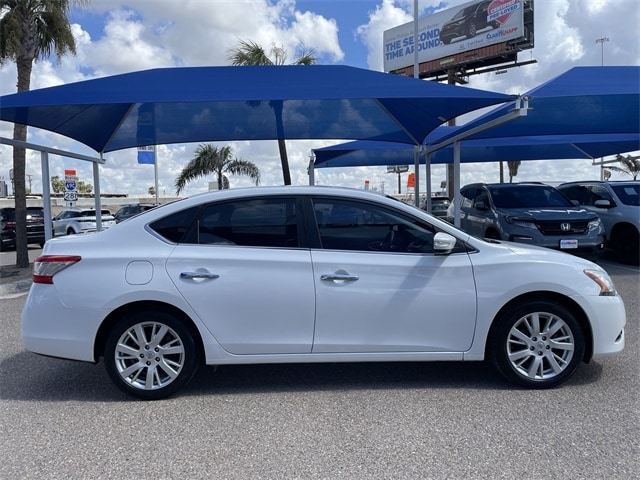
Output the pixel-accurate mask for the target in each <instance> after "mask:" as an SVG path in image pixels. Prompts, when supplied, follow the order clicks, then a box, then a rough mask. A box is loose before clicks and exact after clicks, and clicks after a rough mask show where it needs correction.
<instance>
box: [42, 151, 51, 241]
mask: <svg viewBox="0 0 640 480" xmlns="http://www.w3.org/2000/svg"><path fill="white" fill-rule="evenodd" d="M40 164H41V168H42V199H43V201H42V206H43V208H44V239H45V241H47V240H51V233H52V232H51V227H52V223H51V218H52V217H53V215H51V178H50V177H49V154H48V153H47V152H40Z"/></svg>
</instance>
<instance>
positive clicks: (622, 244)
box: [557, 180, 640, 264]
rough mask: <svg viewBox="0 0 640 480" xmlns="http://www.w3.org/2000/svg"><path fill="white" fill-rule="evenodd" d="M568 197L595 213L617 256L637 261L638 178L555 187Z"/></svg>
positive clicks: (639, 253)
mask: <svg viewBox="0 0 640 480" xmlns="http://www.w3.org/2000/svg"><path fill="white" fill-rule="evenodd" d="M557 188H558V190H560V191H561V192H562V193H563V194H564V195H565V196H566V197H567V198H569V200H572V201H575V202H577V203H578V204H579V205H581V206H582V207H584V208H586V209H587V210H590V211H592V212H595V213H597V214H598V216H599V217H600V219H601V220H602V223H603V225H604V230H605V233H606V242H607V245H608V246H610V247H611V248H612V249H613V250H614V251H615V252H616V254H617V256H618V259H619V260H621V261H623V262H625V263H631V264H638V260H639V258H638V257H639V256H640V241H639V239H640V233H639V232H640V181H636V180H630V181H613V182H601V181H586V182H570V183H564V184H562V185H560V186H558V187H557Z"/></svg>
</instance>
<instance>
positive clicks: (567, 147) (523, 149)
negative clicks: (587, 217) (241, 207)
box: [313, 127, 640, 168]
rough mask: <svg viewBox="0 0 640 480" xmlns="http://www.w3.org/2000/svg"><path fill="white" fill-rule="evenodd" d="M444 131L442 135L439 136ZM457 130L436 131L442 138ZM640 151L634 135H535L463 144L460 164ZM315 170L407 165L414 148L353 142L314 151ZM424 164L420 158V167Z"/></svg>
mask: <svg viewBox="0 0 640 480" xmlns="http://www.w3.org/2000/svg"><path fill="white" fill-rule="evenodd" d="M440 130H443V132H440ZM451 130H459V127H439V128H437V129H436V130H435V131H434V132H432V133H431V134H430V135H429V136H428V137H427V141H429V139H430V138H432V137H433V136H437V134H440V135H444V134H447V133H450V132H451ZM636 150H640V135H637V134H633V133H623V134H613V133H607V134H601V135H538V136H523V137H506V138H487V139H480V140H462V141H461V142H460V162H461V163H474V162H502V161H504V162H506V161H512V160H555V159H581V158H584V159H591V160H593V159H595V158H598V157H603V156H608V155H615V154H617V153H624V152H631V151H636ZM313 152H314V155H315V161H314V167H315V168H329V167H363V166H386V165H409V164H411V163H413V162H414V147H413V146H411V145H407V144H399V143H394V142H371V141H367V140H356V141H353V142H346V143H341V144H338V145H332V146H329V147H322V148H316V149H314V150H313ZM425 162H426V160H425V157H424V156H421V157H420V163H421V164H424V163H425ZM430 163H431V164H449V163H453V146H452V145H449V146H447V147H445V148H443V149H441V150H437V151H435V152H433V153H431V154H430Z"/></svg>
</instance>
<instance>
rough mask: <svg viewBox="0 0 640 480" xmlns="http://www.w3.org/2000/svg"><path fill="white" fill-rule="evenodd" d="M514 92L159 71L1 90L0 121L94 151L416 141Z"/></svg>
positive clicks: (289, 70) (286, 73)
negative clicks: (306, 141) (289, 141)
mask: <svg viewBox="0 0 640 480" xmlns="http://www.w3.org/2000/svg"><path fill="white" fill-rule="evenodd" d="M513 98H514V97H513V96H508V95H503V94H499V93H492V92H485V91H481V90H474V89H470V88H462V87H457V86H452V85H443V84H439V83H435V82H425V81H421V80H417V79H414V78H410V77H403V76H397V75H390V74H386V73H381V72H374V71H371V70H364V69H359V68H354V67H347V66H331V65H312V66H300V65H295V66H291V65H289V66H284V65H283V66H255V67H250V66H246V67H244V66H243V67H194V68H163V69H153V70H145V71H140V72H133V73H126V74H122V75H115V76H111V77H103V78H97V79H93V80H87V81H83V82H78V83H72V84H67V85H60V86H56V87H50V88H43V89H39V90H32V91H29V92H23V93H17V94H12V95H5V96H3V97H0V120H3V121H7V122H14V123H22V124H25V125H29V126H32V127H38V128H42V129H45V130H50V131H53V132H57V133H59V134H62V135H64V136H67V137H70V138H73V139H75V140H78V141H80V142H82V143H84V144H85V145H88V146H89V147H91V148H92V149H94V150H95V151H97V152H101V153H104V152H110V151H114V150H119V149H123V148H130V147H137V146H141V145H154V144H170V143H190V142H198V141H231V140H270V139H367V140H380V141H390V142H399V143H409V144H412V145H420V144H422V143H423V142H424V140H425V138H426V136H427V134H428V133H429V132H430V131H432V130H433V129H434V128H436V127H437V126H439V125H441V124H442V123H444V122H446V121H447V120H449V119H452V118H455V117H457V116H459V115H461V114H463V113H466V112H470V111H473V110H477V109H480V108H483V107H487V106H491V105H495V104H498V103H504V102H507V101H509V100H511V99H513Z"/></svg>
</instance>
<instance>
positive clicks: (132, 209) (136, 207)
mask: <svg viewBox="0 0 640 480" xmlns="http://www.w3.org/2000/svg"><path fill="white" fill-rule="evenodd" d="M156 206H157V205H156V204H154V203H136V204H133V205H125V206H123V207H121V208H120V209H118V211H117V212H116V213H115V214H114V215H113V218H114V219H115V221H116V223H120V222H122V221H123V220H126V219H127V218H131V217H133V216H134V215H138V214H139V213H142V212H146V211H147V210H151V209H152V208H155V207H156Z"/></svg>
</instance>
